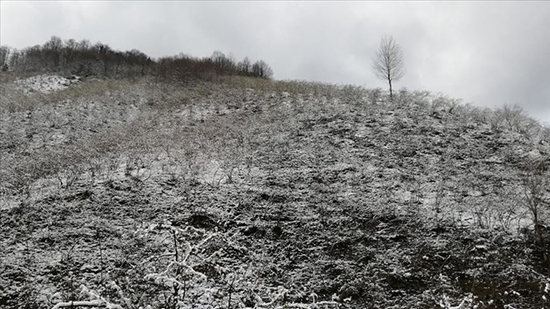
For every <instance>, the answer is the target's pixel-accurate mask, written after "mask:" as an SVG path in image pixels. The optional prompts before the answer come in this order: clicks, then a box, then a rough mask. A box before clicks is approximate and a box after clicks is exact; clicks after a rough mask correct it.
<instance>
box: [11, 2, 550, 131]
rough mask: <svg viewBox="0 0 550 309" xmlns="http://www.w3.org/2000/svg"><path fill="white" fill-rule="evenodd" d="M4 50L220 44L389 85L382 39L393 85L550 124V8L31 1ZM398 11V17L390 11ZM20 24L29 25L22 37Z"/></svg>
mask: <svg viewBox="0 0 550 309" xmlns="http://www.w3.org/2000/svg"><path fill="white" fill-rule="evenodd" d="M0 6H1V7H0V17H1V18H0V19H1V25H0V45H8V46H10V47H14V48H17V49H22V48H25V47H29V46H33V45H36V44H43V43H45V42H46V41H47V40H49V38H50V37H51V36H54V35H55V36H59V37H61V38H62V39H63V40H67V39H75V40H77V41H80V40H82V39H88V40H90V41H91V42H92V43H96V42H101V43H104V44H108V45H109V46H110V47H111V48H113V49H116V50H131V49H134V48H135V49H138V50H140V51H142V52H144V53H145V54H147V55H148V56H150V57H152V58H159V57H162V56H172V55H177V54H179V53H184V54H186V55H189V56H192V57H209V56H210V55H212V53H213V52H214V51H216V50H219V51H221V52H223V53H225V54H226V55H232V56H234V57H235V58H236V59H237V60H240V59H242V58H244V57H245V56H247V57H249V58H250V59H251V60H253V61H255V60H265V61H266V62H267V63H268V64H269V65H270V66H271V67H272V68H273V70H274V79H278V80H305V81H312V82H322V83H330V84H351V85H360V86H363V87H366V88H378V87H380V88H383V89H386V88H387V85H386V84H385V82H384V81H382V80H378V79H376V76H375V75H374V74H373V73H372V71H371V69H370V67H371V62H372V58H373V57H374V54H375V52H376V50H377V48H378V44H379V42H380V38H381V37H382V36H384V35H393V36H394V37H395V39H396V42H397V43H398V44H399V45H400V46H402V49H403V53H404V57H405V69H406V74H405V76H404V77H403V78H402V80H400V81H398V82H397V83H396V84H395V89H396V90H399V89H402V88H407V89H409V90H427V91H430V92H432V93H443V94H445V95H448V96H450V97H453V98H461V99H462V100H463V102H464V103H472V104H473V105H475V106H480V107H500V106H502V105H504V104H517V105H519V106H521V107H522V108H523V109H524V110H525V111H526V112H527V113H528V114H529V115H530V116H531V117H533V118H535V119H537V120H539V121H541V122H543V123H547V124H548V123H550V104H548V103H549V102H550V89H548V87H547V85H548V84H550V59H549V57H548V54H550V37H548V35H547V33H546V30H545V29H548V28H549V27H550V3H548V2H528V3H519V2H517V3H514V2H506V3H455V2H447V3H431V2H429V3H424V2H422V3H419V2H414V3H409V2H407V3H401V2H399V3H395V2H392V3H378V2H362V3H344V4H341V3H332V2H331V3H327V2H307V3H301V2H299V3H288V2H254V3H251V2H245V3H242V2H228V3H225V2H224V3H219V2H216V3H212V2H206V3H197V2H162V3H157V2H155V3H152V2H136V1H134V2H130V1H128V2H94V3H90V2H47V3H42V2H27V1H2V2H1V4H0ZM390 12H391V13H390ZM20 29H25V30H24V31H23V34H25V35H21V33H22V31H21V30H20Z"/></svg>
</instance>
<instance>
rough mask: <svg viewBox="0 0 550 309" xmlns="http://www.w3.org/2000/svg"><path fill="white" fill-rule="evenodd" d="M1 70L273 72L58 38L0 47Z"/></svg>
mask: <svg viewBox="0 0 550 309" xmlns="http://www.w3.org/2000/svg"><path fill="white" fill-rule="evenodd" d="M0 69H1V70H2V71H4V72H5V71H16V72H29V71H30V72H40V71H43V72H56V73H64V74H75V75H80V76H96V77H108V78H123V77H137V76H146V75H153V76H156V77H160V78H163V79H170V80H174V79H190V78H211V77H212V76H216V75H242V76H250V77H259V78H271V77H272V76H273V70H272V69H271V68H270V67H269V65H268V64H267V63H266V62H265V61H263V60H259V61H256V62H254V63H252V61H251V60H250V59H249V58H248V57H245V58H244V59H243V60H242V61H239V62H237V61H236V60H235V59H234V58H233V57H231V56H226V55H225V54H224V53H222V52H219V51H215V52H214V53H213V54H212V56H211V57H203V58H197V57H191V56H186V55H183V54H180V55H178V56H172V57H162V58H158V59H153V58H151V57H149V56H147V55H146V54H144V53H143V52H141V51H139V50H137V49H132V50H129V51H118V50H114V49H112V48H111V47H109V45H107V44H103V43H96V44H92V43H91V42H90V41H89V40H82V41H80V42H78V41H76V40H74V39H69V40H66V41H63V40H62V39H61V38H59V37H57V36H52V37H51V39H50V40H49V41H47V42H46V43H44V44H43V45H35V46H31V47H27V48H25V49H22V50H18V49H15V48H11V47H8V46H0Z"/></svg>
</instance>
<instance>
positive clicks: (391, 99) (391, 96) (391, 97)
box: [388, 78, 393, 102]
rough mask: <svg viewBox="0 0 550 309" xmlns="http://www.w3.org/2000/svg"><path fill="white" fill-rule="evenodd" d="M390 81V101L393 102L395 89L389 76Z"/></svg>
mask: <svg viewBox="0 0 550 309" xmlns="http://www.w3.org/2000/svg"><path fill="white" fill-rule="evenodd" d="M388 82H389V84H390V101H392V102H393V89H392V87H391V79H389V78H388Z"/></svg>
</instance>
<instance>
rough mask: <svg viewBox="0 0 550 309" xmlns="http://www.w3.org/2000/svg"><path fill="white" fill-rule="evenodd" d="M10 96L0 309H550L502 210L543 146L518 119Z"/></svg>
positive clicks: (116, 96)
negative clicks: (526, 166) (86, 308)
mask: <svg viewBox="0 0 550 309" xmlns="http://www.w3.org/2000/svg"><path fill="white" fill-rule="evenodd" d="M36 79H39V80H40V81H38V84H41V83H43V82H44V83H48V82H46V81H44V80H45V79H46V80H50V78H49V77H48V78H40V77H37V78H36ZM56 80H57V79H56ZM20 83H23V82H16V83H15V84H16V85H18V84H20ZM10 85H11V84H10ZM10 85H4V86H5V87H4V89H7V90H5V91H7V95H5V96H4V99H2V101H0V107H1V108H2V113H1V120H2V121H1V122H0V134H1V135H2V138H1V140H0V155H1V157H2V160H1V161H0V181H1V184H0V203H2V206H1V207H0V208H1V209H2V210H0V230H1V231H2V233H1V235H3V236H4V237H2V238H1V239H0V250H1V251H0V256H1V259H0V306H1V307H5V308H61V307H70V306H71V302H73V303H72V305H74V307H77V306H79V305H87V306H91V305H96V306H97V307H108V308H463V309H464V308H546V307H549V306H550V280H549V278H550V263H549V262H548V255H549V254H550V249H549V247H548V246H547V245H545V244H548V243H549V242H550V237H549V236H548V234H547V232H544V231H543V234H542V235H543V239H542V243H541V242H540V239H539V238H538V237H535V235H534V233H533V226H532V218H531V217H530V214H529V213H528V212H527V211H526V208H525V207H524V206H522V205H524V204H525V203H524V200H523V198H524V195H522V193H525V186H523V185H522V184H523V182H522V179H523V178H522V175H523V173H524V172H525V170H524V169H522V166H523V163H524V162H530V160H532V159H537V160H542V159H544V158H546V157H547V156H548V155H549V146H548V142H549V140H548V135H545V134H547V132H546V133H545V131H544V128H542V127H540V126H536V125H535V124H533V123H532V122H529V121H527V120H526V119H524V118H521V119H520V118H518V119H520V120H521V123H520V122H519V121H516V122H514V121H513V120H514V119H515V118H511V117H508V118H506V117H503V116H502V115H499V114H498V113H495V112H490V111H485V110H480V109H476V108H472V107H468V106H466V105H463V104H460V103H458V102H456V101H454V100H450V99H447V98H442V97H437V96H433V95H430V94H428V93H420V92H417V93H411V92H406V91H402V92H401V93H399V95H398V98H397V99H396V100H395V101H394V102H393V103H391V102H389V101H388V100H387V98H386V97H385V95H384V93H381V92H380V91H378V90H363V89H355V88H351V87H348V88H346V87H335V86H328V85H317V84H304V83H286V82H255V81H252V80H248V79H228V80H221V81H216V82H208V83H199V82H197V83H193V84H187V85H167V84H159V83H157V82H155V81H152V80H140V81H134V82H131V81H98V80H96V81H82V82H79V83H77V84H71V85H70V87H68V88H67V89H65V90H61V91H56V92H51V93H37V92H33V93H26V94H21V88H18V87H12V86H10ZM46 88H47V87H46ZM48 89H49V88H48ZM508 116H509V115H508ZM544 190H545V191H543V194H542V196H543V197H546V196H547V194H548V188H545V189H544ZM546 215H547V214H545V213H544V211H542V213H541V220H542V221H543V222H545V221H544V220H547V217H545V216H546ZM546 222H547V221H546Z"/></svg>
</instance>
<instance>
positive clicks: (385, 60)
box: [372, 36, 405, 100]
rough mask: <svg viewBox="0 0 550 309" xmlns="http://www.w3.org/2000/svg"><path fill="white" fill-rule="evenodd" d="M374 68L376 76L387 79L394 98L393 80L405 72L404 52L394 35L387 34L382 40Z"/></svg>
mask: <svg viewBox="0 0 550 309" xmlns="http://www.w3.org/2000/svg"><path fill="white" fill-rule="evenodd" d="M372 70H373V72H374V74H376V77H378V78H380V79H382V80H387V81H388V83H389V85H390V100H393V88H392V82H393V81H397V80H399V79H400V78H401V77H403V75H404V74H405V67H404V64H403V52H402V51H401V47H400V46H399V45H398V44H397V43H395V41H394V39H393V37H392V36H385V37H383V38H382V40H381V41H380V49H379V50H378V52H377V53H376V56H375V57H374V59H373V64H372Z"/></svg>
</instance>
